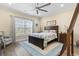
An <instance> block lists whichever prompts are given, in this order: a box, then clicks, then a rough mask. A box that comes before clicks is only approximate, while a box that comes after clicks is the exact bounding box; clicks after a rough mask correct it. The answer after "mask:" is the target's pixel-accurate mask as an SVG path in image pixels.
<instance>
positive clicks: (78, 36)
mask: <svg viewBox="0 0 79 59" xmlns="http://www.w3.org/2000/svg"><path fill="white" fill-rule="evenodd" d="M73 13H74V9H73V10H71V11H67V12H63V13H61V14H58V15H55V16H51V17H44V18H42V19H41V22H40V23H41V30H42V31H43V30H44V26H46V22H47V21H50V20H56V22H57V25H58V26H59V32H63V33H64V32H67V28H68V27H69V25H70V22H71V18H72V15H73ZM76 41H79V17H78V18H77V21H76V24H75V27H74V44H75V43H76Z"/></svg>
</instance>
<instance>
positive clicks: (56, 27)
mask: <svg viewBox="0 0 79 59" xmlns="http://www.w3.org/2000/svg"><path fill="white" fill-rule="evenodd" d="M44 30H56V32H57V37H58V30H59V29H58V26H45V27H44Z"/></svg>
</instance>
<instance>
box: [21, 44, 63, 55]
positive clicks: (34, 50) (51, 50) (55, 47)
mask: <svg viewBox="0 0 79 59" xmlns="http://www.w3.org/2000/svg"><path fill="white" fill-rule="evenodd" d="M20 44H21V46H22V47H23V48H24V49H25V50H26V51H28V52H29V53H30V54H31V55H33V56H57V55H59V53H60V51H61V49H62V47H63V44H62V43H59V42H54V43H52V44H50V45H49V46H48V47H46V48H45V49H44V50H42V49H41V48H39V47H37V46H35V45H33V44H31V43H28V42H22V43H20Z"/></svg>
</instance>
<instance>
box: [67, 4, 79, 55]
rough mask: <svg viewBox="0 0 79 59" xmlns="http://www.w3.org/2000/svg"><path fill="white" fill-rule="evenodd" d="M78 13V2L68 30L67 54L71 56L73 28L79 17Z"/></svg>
mask: <svg viewBox="0 0 79 59" xmlns="http://www.w3.org/2000/svg"><path fill="white" fill-rule="evenodd" d="M78 13H79V3H77V6H76V8H75V11H74V14H73V17H72V20H71V23H70V26H69V29H68V31H67V56H71V55H73V38H72V37H71V35H72V32H73V28H74V25H75V22H76V20H77V17H78Z"/></svg>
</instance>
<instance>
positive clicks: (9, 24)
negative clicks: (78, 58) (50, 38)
mask: <svg viewBox="0 0 79 59" xmlns="http://www.w3.org/2000/svg"><path fill="white" fill-rule="evenodd" d="M42 5H44V4H43V3H32V4H31V3H26V4H23V3H21V4H18V3H14V4H7V3H3V4H0V13H1V15H0V19H1V20H0V31H1V33H2V32H4V36H5V37H12V42H13V43H14V42H16V44H19V43H18V42H22V41H27V39H28V38H27V37H28V36H29V34H28V33H27V32H29V31H28V30H27V31H26V29H27V28H28V26H27V25H26V24H27V23H28V24H29V27H30V29H29V28H28V29H29V30H31V31H32V32H34V33H40V32H44V29H45V27H46V30H50V29H52V28H51V26H53V27H54V26H55V27H56V29H55V27H54V29H55V30H56V31H58V32H57V33H58V34H61V35H62V34H63V35H66V33H67V29H68V27H69V25H70V22H71V19H72V16H73V13H74V10H75V7H76V3H75V4H74V3H54V4H53V3H51V4H50V3H48V4H47V5H48V6H46V7H43V8H42V9H45V11H40V10H39V8H36V7H40V6H42ZM35 8H36V9H35ZM50 8H51V9H50ZM47 11H48V12H47ZM18 19H19V20H21V21H18ZM26 20H29V21H32V22H33V23H32V24H31V25H30V22H29V21H26ZM24 22H25V23H24ZM15 23H17V24H19V23H20V25H19V27H20V29H19V30H22V31H21V32H20V33H19V34H20V35H21V37H19V38H17V36H16V34H17V33H15V32H16V30H17V26H18V25H17V24H15ZM78 24H79V21H78V20H77V22H76V25H75V28H74V39H75V40H74V45H76V42H77V41H78V35H79V34H78V33H77V32H78V29H79V28H78ZM57 26H58V27H57ZM47 27H50V28H47ZM19 30H17V32H19ZM31 31H30V32H31ZM33 35H34V34H33ZM39 35H40V34H39ZM26 36H27V37H26ZM41 36H42V35H41ZM20 38H21V39H20ZM26 38H27V39H26ZM46 38H47V37H46ZM57 38H58V36H57ZM19 39H20V41H19ZM34 39H35V38H34ZM63 39H64V38H63ZM37 40H39V39H37ZM40 40H41V39H40ZM42 40H43V39H42ZM34 41H35V40H34ZM38 42H39V41H38ZM42 42H43V41H42ZM16 44H15V45H16ZM13 45H14V44H12V45H11V44H10V45H8V46H7V47H5V46H4V47H5V53H4V55H7V54H9V53H7V52H6V51H7V50H10V49H12V47H11V46H13ZM9 47H11V48H9ZM14 49H15V47H14ZM17 49H18V48H17ZM39 51H40V50H39ZM11 52H13V51H12V50H11ZM21 52H22V51H21ZM22 53H23V52H22ZM74 53H75V51H74ZM13 54H15V53H13ZM17 54H18V55H19V52H17ZM75 54H76V55H79V54H78V53H75ZM9 55H10V54H9ZM27 55H29V54H27Z"/></svg>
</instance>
